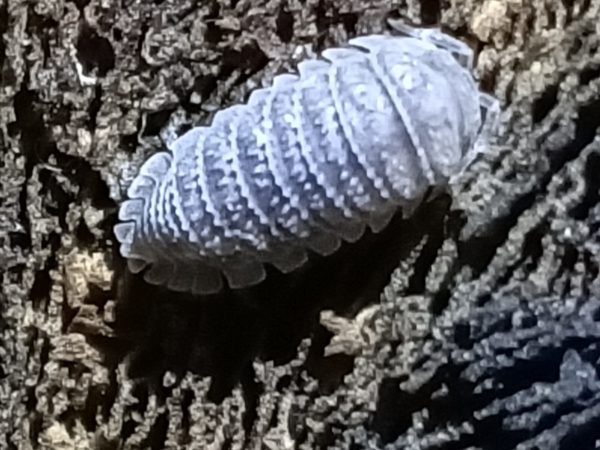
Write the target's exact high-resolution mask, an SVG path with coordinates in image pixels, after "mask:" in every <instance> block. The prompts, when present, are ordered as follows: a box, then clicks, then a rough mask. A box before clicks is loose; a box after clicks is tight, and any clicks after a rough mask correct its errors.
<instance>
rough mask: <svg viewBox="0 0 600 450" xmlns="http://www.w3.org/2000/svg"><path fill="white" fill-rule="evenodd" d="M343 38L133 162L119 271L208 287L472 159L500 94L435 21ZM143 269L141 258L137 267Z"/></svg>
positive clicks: (288, 264)
mask: <svg viewBox="0 0 600 450" xmlns="http://www.w3.org/2000/svg"><path fill="white" fill-rule="evenodd" d="M391 25H392V26H393V28H395V29H396V30H397V31H400V34H401V35H395V36H387V35H370V36H363V37H358V38H355V39H352V40H350V41H349V45H348V46H346V47H343V48H333V49H328V50H325V51H324V52H323V53H322V54H321V57H320V58H318V59H309V60H305V61H303V62H301V63H299V65H298V74H297V75H293V74H283V75H279V76H277V77H275V79H274V81H273V84H272V86H271V87H268V88H263V89H258V90H256V91H254V92H253V93H252V94H251V95H250V97H249V99H248V102H247V103H246V104H245V105H234V106H231V107H229V108H226V109H224V110H222V111H219V112H218V113H217V114H216V115H215V116H214V119H213V122H212V124H211V125H210V126H208V127H196V128H192V129H191V130H189V131H188V132H186V133H185V134H183V135H182V136H180V137H179V138H178V139H176V140H175V141H174V142H173V143H172V144H171V145H170V148H169V150H170V151H168V152H160V153H157V154H155V155H153V156H151V157H150V158H149V159H148V160H147V161H146V162H145V163H144V164H143V165H142V167H141V169H140V171H139V174H138V175H137V177H136V178H135V179H134V180H133V182H132V184H131V186H130V187H129V189H128V191H127V196H128V199H127V200H126V201H124V202H123V203H122V205H121V207H120V210H119V220H120V223H118V224H117V225H116V226H115V228H114V231H115V236H116V238H117V240H118V241H119V242H120V252H121V254H122V255H123V256H124V257H126V258H128V267H129V269H130V270H131V271H132V272H134V273H137V272H141V271H142V270H144V269H147V270H146V272H145V273H144V278H145V279H146V280H147V281H148V282H149V283H152V284H162V285H166V286H168V288H170V289H172V290H174V291H191V292H194V293H215V292H218V291H219V290H221V289H222V287H223V277H222V274H224V276H225V278H226V279H227V282H228V284H229V286H230V287H231V288H241V287H245V286H250V285H253V284H256V283H258V282H260V281H262V280H263V279H264V278H265V276H266V275H265V269H264V264H265V263H269V264H272V265H274V266H275V267H277V268H278V269H279V270H281V271H282V272H290V271H292V270H294V269H295V268H297V267H299V266H301V265H302V264H303V263H304V262H305V261H306V260H307V251H308V250H310V251H312V252H315V253H317V254H320V255H329V254H331V253H333V252H334V251H335V250H336V249H337V248H338V247H339V246H340V244H341V241H342V240H344V241H348V242H353V241H356V240H357V239H358V238H359V237H360V236H361V235H362V234H363V232H364V231H365V228H366V227H367V226H368V227H370V228H371V229H372V230H373V231H374V232H378V231H380V230H381V229H382V228H383V227H384V226H385V225H386V224H387V223H388V221H389V220H390V218H391V217H392V215H393V214H394V213H395V212H396V211H397V210H398V208H403V209H404V210H406V211H410V210H411V209H412V208H413V207H414V206H415V205H417V204H418V203H419V202H421V201H422V199H423V197H424V195H425V193H426V192H427V191H428V189H430V188H431V187H434V188H435V187H440V186H445V185H447V183H448V180H449V179H450V177H452V176H454V175H456V174H457V173H460V172H461V171H462V170H463V169H464V168H465V167H466V166H467V165H468V164H469V162H470V161H471V160H472V159H473V156H474V155H475V154H476V153H477V151H478V148H480V147H481V146H482V145H485V142H483V144H482V138H484V139H483V141H485V137H486V136H487V135H488V134H489V131H490V130H491V129H492V128H493V124H494V123H495V121H496V117H497V113H498V104H497V102H496V100H495V99H493V98H492V97H490V96H488V95H486V94H482V93H480V92H479V90H478V88H477V84H476V82H475V80H474V78H473V76H472V74H471V65H472V59H473V57H472V51H471V49H470V48H469V47H468V46H467V45H465V44H463V43H462V42H460V41H458V40H456V39H454V38H452V37H450V36H448V35H446V34H443V33H442V32H441V31H439V30H437V29H418V28H412V27H409V26H407V25H403V24H401V23H399V22H391ZM148 266H149V267H148Z"/></svg>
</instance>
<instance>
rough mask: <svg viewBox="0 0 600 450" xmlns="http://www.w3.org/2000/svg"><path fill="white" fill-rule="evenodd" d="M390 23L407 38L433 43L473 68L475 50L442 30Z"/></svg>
mask: <svg viewBox="0 0 600 450" xmlns="http://www.w3.org/2000/svg"><path fill="white" fill-rule="evenodd" d="M388 23H389V24H390V26H391V27H392V28H393V29H394V30H396V31H398V32H400V33H402V34H404V35H406V36H410V37H413V38H416V39H421V40H423V41H427V42H431V43H432V44H434V45H435V46H436V47H439V48H442V49H444V50H447V51H449V52H450V53H452V56H454V58H455V59H456V60H457V61H458V63H459V64H460V65H461V66H462V67H464V68H466V69H470V68H471V67H473V50H472V49H471V48H470V47H469V46H468V45H467V44H465V43H464V42H461V41H460V40H458V39H456V38H453V37H452V36H450V35H448V34H445V33H444V32H442V30H441V29H440V28H416V27H412V26H410V25H407V24H405V23H403V22H402V21H400V20H393V19H389V20H388Z"/></svg>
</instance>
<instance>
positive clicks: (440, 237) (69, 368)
mask: <svg viewBox="0 0 600 450" xmlns="http://www.w3.org/2000/svg"><path fill="white" fill-rule="evenodd" d="M389 16H394V17H403V18H406V19H407V20H409V21H410V22H412V23H417V24H419V23H422V24H433V23H438V22H440V23H441V24H442V25H443V26H444V28H445V29H447V30H448V31H450V32H452V33H453V34H455V35H457V36H460V37H462V38H464V39H465V40H467V41H468V42H470V43H471V44H473V46H474V48H477V49H478V52H479V54H478V63H477V72H478V74H479V76H480V78H481V80H482V84H483V86H484V88H486V89H487V90H489V91H490V92H493V93H494V94H495V95H496V96H497V97H498V98H499V99H500V100H501V101H502V103H503V107H504V108H505V111H504V114H503V116H502V127H501V130H500V133H499V136H498V141H497V143H496V144H495V145H494V146H493V148H492V149H491V151H490V153H489V154H488V155H486V156H485V157H484V158H482V159H481V160H479V161H478V162H477V163H476V164H474V165H473V166H472V167H471V168H470V170H469V171H468V172H467V173H466V174H465V175H464V177H463V178H462V179H461V181H460V183H458V184H457V185H456V186H454V188H453V193H452V202H450V201H449V199H450V197H449V196H446V197H441V198H439V199H438V200H436V201H434V202H433V203H431V204H428V205H424V206H423V207H422V208H421V209H420V211H419V212H418V213H417V215H416V216H415V217H414V218H412V219H411V220H401V219H397V220H394V221H393V223H392V224H391V225H390V227H388V228H387V229H386V231H385V232H384V233H382V234H380V235H375V236H373V235H367V236H365V238H364V239H362V240H361V241H360V242H359V243H358V244H357V245H352V246H345V247H343V248H342V249H341V251H340V252H339V253H337V254H336V255H334V256H333V257H332V258H326V259H317V258H315V259H314V260H313V261H312V262H311V264H310V265H308V266H307V267H306V268H304V269H303V270H301V271H298V272H297V273H294V274H292V275H291V276H282V275H280V274H277V273H275V272H273V273H271V274H270V275H269V278H268V279H267V282H265V283H263V284H262V285H259V286H257V287H256V288H253V289H249V290H245V291H239V292H226V293H223V294H222V295H219V296H213V297H206V298H192V297H190V296H186V295H174V294H172V293H170V292H168V291H166V290H164V289H157V288H155V287H151V286H148V285H146V284H145V283H144V282H143V281H141V280H140V279H139V277H132V276H131V275H129V274H128V273H127V272H126V271H125V269H124V264H123V261H122V260H121V258H120V257H119V256H118V255H117V251H116V249H115V248H114V240H113V236H112V231H111V229H112V225H113V224H114V222H115V220H116V205H117V204H118V202H119V201H121V200H122V198H123V193H124V191H125V189H126V187H127V184H128V182H129V180H130V179H131V178H132V176H133V175H134V174H135V172H136V170H137V168H138V167H139V166H140V164H141V163H142V161H143V160H144V159H145V158H147V157H148V156H149V155H150V154H152V153H153V152H155V151H157V150H159V149H161V148H163V147H164V142H165V141H168V140H170V139H173V138H174V137H175V136H177V135H178V134H180V133H181V132H182V131H183V130H185V129H186V128H188V127H190V126H191V125H195V124H201V123H206V122H207V121H208V120H210V117H211V114H213V113H214V111H215V110H217V109H218V108H220V107H222V106H224V105H229V104H231V103H233V102H239V101H242V100H243V99H244V98H245V97H246V96H247V94H248V93H249V92H250V91H251V90H252V89H253V88H255V87H257V86H258V85H260V84H261V83H268V82H269V80H270V78H272V77H273V75H275V74H276V73H278V72H281V71H284V70H290V69H291V68H292V67H293V65H294V62H295V61H296V60H298V59H301V58H303V57H305V56H307V55H312V54H314V53H315V52H318V51H319V50H321V49H323V48H326V47H329V46H332V45H336V44H340V43H343V42H344V41H346V40H347V39H349V38H350V37H352V36H355V35H360V34H368V33H374V32H380V31H382V30H384V29H385V19H386V17H389ZM598 24H600V1H599V0H569V1H566V0H565V1H559V0H532V1H524V0H510V1H505V0H477V1H476V0H461V1H458V0H445V1H443V2H441V1H437V0H421V1H417V0H406V1H394V0H391V1H390V0H388V1H383V0H339V1H338V0H287V1H286V0H282V1H280V0H270V1H266V0H257V1H250V0H220V1H217V0H213V1H206V2H200V1H194V0H187V1H186V0H155V1H130V0H122V1H121V2H114V1H103V0H75V1H64V0H39V1H35V2H31V1H24V0H0V34H1V39H0V154H1V161H0V185H1V190H0V274H1V276H2V288H1V294H0V312H1V315H0V359H1V361H0V448H6V449H17V448H19V449H21V448H22V449H28V448H48V449H75V448H77V449H89V448H93V449H121V448H122V449H137V448H152V449H161V448H197V449H242V448H253V449H293V448H298V449H317V448H344V449H359V448H385V449H404V448H411V449H431V450H433V449H446V450H450V449H515V448H517V449H534V448H543V449H555V448H556V449H591V448H595V447H594V446H595V445H598V444H597V443H598V441H600V374H599V370H600V362H599V361H600V345H599V342H600V272H599V263H600V258H599V255H600V137H599V135H598V126H599V125H600V93H599V88H600V48H599V44H600V38H599V35H600V28H599V25H598ZM596 448H597V447H596Z"/></svg>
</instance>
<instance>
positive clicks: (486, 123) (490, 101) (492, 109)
mask: <svg viewBox="0 0 600 450" xmlns="http://www.w3.org/2000/svg"><path fill="white" fill-rule="evenodd" d="M479 108H480V109H481V115H482V117H483V121H482V124H481V130H480V132H479V134H480V136H482V137H483V138H486V139H487V138H489V137H490V136H491V135H492V134H494V133H495V131H496V129H497V127H498V122H499V119H500V102H499V101H498V100H497V99H496V98H494V97H492V96H491V95H489V94H486V93H483V92H480V93H479Z"/></svg>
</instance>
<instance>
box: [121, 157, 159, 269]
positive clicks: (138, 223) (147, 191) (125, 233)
mask: <svg viewBox="0 0 600 450" xmlns="http://www.w3.org/2000/svg"><path fill="white" fill-rule="evenodd" d="M170 164H171V155H170V154H169V153H166V152H161V153H157V154H155V155H153V156H152V157H151V158H149V159H148V160H147V161H146V162H145V163H144V164H143V165H142V167H141V168H140V172H139V174H138V176H137V177H136V178H135V179H134V180H133V182H132V183H131V185H130V186H129V189H128V190H127V197H129V198H128V200H125V201H124V202H123V203H122V204H121V207H120V208H119V223H118V224H116V225H115V227H114V233H115V237H116V238H117V241H119V243H120V244H121V246H120V248H119V251H120V253H121V255H122V256H123V257H124V258H127V259H128V262H127V265H128V267H129V270H131V272H133V273H138V272H140V271H142V270H143V269H144V268H145V267H146V265H147V264H149V263H151V262H153V261H154V260H155V259H156V258H155V257H154V252H153V251H152V248H151V243H150V242H149V237H148V236H146V235H145V234H144V220H147V218H146V215H147V209H148V205H149V200H150V197H151V196H152V194H153V192H154V190H155V189H156V187H157V186H158V185H159V183H160V181H161V180H162V178H163V177H164V176H165V174H166V173H167V171H168V169H169V167H170Z"/></svg>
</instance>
